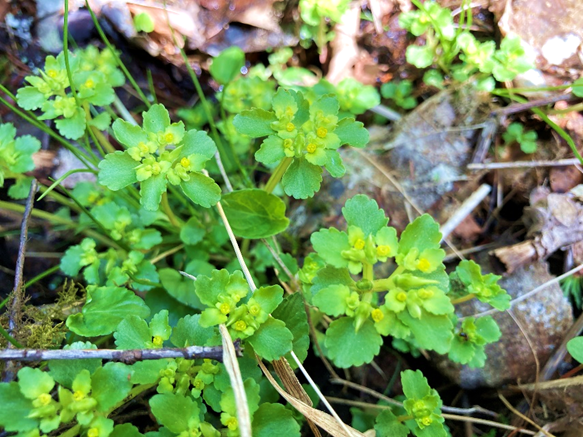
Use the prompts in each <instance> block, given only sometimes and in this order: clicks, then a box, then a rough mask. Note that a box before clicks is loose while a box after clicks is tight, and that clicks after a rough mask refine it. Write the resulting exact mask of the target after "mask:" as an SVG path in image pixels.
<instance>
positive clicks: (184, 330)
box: [170, 314, 214, 347]
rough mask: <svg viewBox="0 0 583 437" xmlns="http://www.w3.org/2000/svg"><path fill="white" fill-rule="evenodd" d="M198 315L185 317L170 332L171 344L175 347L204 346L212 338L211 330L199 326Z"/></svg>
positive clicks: (212, 330) (212, 332)
mask: <svg viewBox="0 0 583 437" xmlns="http://www.w3.org/2000/svg"><path fill="white" fill-rule="evenodd" d="M199 321H200V314H193V315H189V316H185V317H183V318H182V319H180V320H179V321H178V324H177V325H176V327H175V328H174V330H173V331H172V337H171V340H170V341H171V342H172V344H173V345H174V346H176V347H187V346H206V344H207V342H208V341H209V340H210V339H211V338H212V337H213V335H214V329H213V328H203V327H202V326H200V323H199Z"/></svg>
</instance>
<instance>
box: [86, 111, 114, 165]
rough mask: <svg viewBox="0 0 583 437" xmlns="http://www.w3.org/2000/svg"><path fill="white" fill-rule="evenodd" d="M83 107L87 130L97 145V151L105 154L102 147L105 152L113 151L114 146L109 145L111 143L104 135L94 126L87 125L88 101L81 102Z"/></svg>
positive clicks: (89, 112)
mask: <svg viewBox="0 0 583 437" xmlns="http://www.w3.org/2000/svg"><path fill="white" fill-rule="evenodd" d="M83 109H84V110H85V118H86V120H87V130H88V131H89V134H90V135H91V139H92V140H93V142H94V143H95V145H96V146H97V147H99V152H100V153H101V154H102V155H103V156H105V152H104V149H105V150H107V153H113V152H115V147H113V146H112V145H111V143H110V142H109V141H108V140H107V138H105V135H103V133H102V132H101V131H100V130H99V129H97V128H96V127H95V126H89V122H90V121H91V119H92V117H91V110H90V109H89V104H88V103H83Z"/></svg>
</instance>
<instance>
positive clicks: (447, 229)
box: [440, 184, 492, 241]
mask: <svg viewBox="0 0 583 437" xmlns="http://www.w3.org/2000/svg"><path fill="white" fill-rule="evenodd" d="M490 191H492V187H491V186H490V185H488V184H482V185H481V186H480V187H479V188H478V189H477V190H476V191H474V192H473V193H472V195H471V196H470V197H468V198H467V199H466V200H465V201H464V202H463V203H462V204H461V205H460V207H459V208H458V209H457V211H456V212H455V213H453V214H452V215H451V217H450V218H449V219H448V220H447V222H445V223H444V224H443V225H441V228H440V231H441V235H442V237H441V241H443V240H444V239H445V238H447V236H448V235H449V234H451V233H452V232H453V230H454V229H455V228H457V227H458V225H459V224H460V223H461V222H462V221H463V220H464V219H465V218H466V217H467V216H468V215H469V214H470V213H471V212H472V211H473V210H474V209H475V208H476V207H477V206H478V205H479V204H480V202H481V201H482V200H484V198H485V197H486V196H487V195H488V194H490Z"/></svg>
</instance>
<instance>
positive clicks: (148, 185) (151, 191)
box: [140, 173, 166, 211]
mask: <svg viewBox="0 0 583 437" xmlns="http://www.w3.org/2000/svg"><path fill="white" fill-rule="evenodd" d="M165 192H166V175H165V174H162V173H161V174H159V175H156V176H150V177H149V178H148V179H146V180H145V181H142V183H141V184H140V196H141V198H140V203H141V204H142V206H143V207H144V209H146V210H148V211H158V208H159V207H160V203H161V202H162V194H164V193H165Z"/></svg>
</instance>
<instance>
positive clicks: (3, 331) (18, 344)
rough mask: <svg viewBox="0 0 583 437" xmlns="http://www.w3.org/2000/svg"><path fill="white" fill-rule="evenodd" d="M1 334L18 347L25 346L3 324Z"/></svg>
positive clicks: (0, 329)
mask: <svg viewBox="0 0 583 437" xmlns="http://www.w3.org/2000/svg"><path fill="white" fill-rule="evenodd" d="M0 335H1V336H2V337H4V338H5V339H6V340H7V341H9V342H10V343H12V345H13V346H14V347H17V348H18V349H22V348H23V347H24V346H23V345H21V344H20V343H19V342H18V340H16V339H15V338H14V337H12V336H11V335H10V334H9V333H8V332H7V331H6V330H5V329H4V328H3V327H2V326H0Z"/></svg>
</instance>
